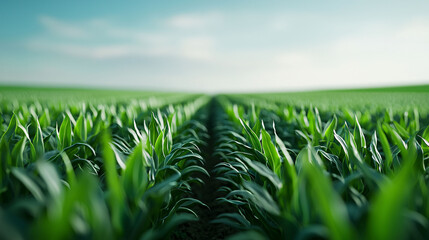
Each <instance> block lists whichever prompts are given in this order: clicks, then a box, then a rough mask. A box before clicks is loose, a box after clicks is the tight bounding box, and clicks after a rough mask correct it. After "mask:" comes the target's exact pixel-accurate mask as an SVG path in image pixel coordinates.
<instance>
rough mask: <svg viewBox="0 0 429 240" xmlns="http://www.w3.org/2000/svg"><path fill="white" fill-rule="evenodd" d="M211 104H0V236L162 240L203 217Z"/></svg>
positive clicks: (202, 101) (190, 101)
mask: <svg viewBox="0 0 429 240" xmlns="http://www.w3.org/2000/svg"><path fill="white" fill-rule="evenodd" d="M207 101H208V98H207V97H204V96H202V97H197V96H194V97H192V98H187V99H183V101H178V102H177V100H175V101H173V104H169V103H168V102H166V101H161V102H163V104H162V105H161V104H159V101H155V102H156V103H155V104H154V101H153V100H149V101H147V102H144V101H134V102H131V103H130V104H119V103H112V104H96V105H92V104H89V105H86V104H85V103H67V104H64V105H55V104H54V103H52V105H50V106H46V105H42V104H39V103H37V102H36V103H29V104H25V103H19V104H17V103H16V102H13V101H10V102H2V104H3V106H2V107H3V108H2V115H1V116H2V124H1V125H2V127H1V128H0V135H1V139H0V153H1V155H0V162H1V165H0V203H1V208H0V223H1V230H0V238H2V239H26V238H36V239H69V238H73V239H74V238H93V239H117V238H126V239H136V238H142V239H162V238H165V237H167V236H168V235H170V234H171V233H172V231H173V229H174V228H175V227H176V226H178V225H179V224H180V223H182V222H184V221H194V220H196V219H197V216H196V214H195V213H194V212H193V211H192V210H191V209H190V208H189V207H191V206H192V205H194V204H200V205H204V204H203V203H202V202H200V201H198V200H197V199H194V198H190V197H188V196H189V194H188V192H190V191H192V189H191V184H192V183H194V182H196V183H200V184H201V182H202V180H201V179H199V178H195V177H193V176H192V175H194V173H197V172H198V173H202V174H208V173H207V172H206V171H205V170H204V168H202V167H201V165H202V164H203V159H202V157H201V156H200V150H199V148H200V146H202V145H204V144H205V141H206V138H207V136H206V132H207V129H206V128H205V127H204V126H203V125H202V124H201V123H200V121H201V114H199V113H198V112H199V111H200V109H201V108H202V107H204V106H205V105H206V103H207ZM151 102H152V103H151Z"/></svg>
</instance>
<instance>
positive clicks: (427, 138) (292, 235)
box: [0, 86, 429, 240]
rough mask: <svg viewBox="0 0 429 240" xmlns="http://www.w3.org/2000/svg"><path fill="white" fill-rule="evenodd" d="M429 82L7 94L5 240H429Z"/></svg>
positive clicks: (2, 175) (1, 152)
mask: <svg viewBox="0 0 429 240" xmlns="http://www.w3.org/2000/svg"><path fill="white" fill-rule="evenodd" d="M428 114H429V86H417V87H403V88H384V89H362V90H347V91H346V90H344V91H340V90H336V91H319V92H294V93H272V94H269V93H264V94H230V95H214V96H209V95H204V94H185V93H161V92H159V93H156V92H139V91H113V90H109V91H107V90H82V89H53V88H52V89H50V88H44V89H42V88H39V89H32V88H23V87H20V88H18V87H0V163H1V164H0V239H103V240H107V239H235V240H238V239H243V240H244V239H338V240H341V239H429V127H428V124H429V115H428Z"/></svg>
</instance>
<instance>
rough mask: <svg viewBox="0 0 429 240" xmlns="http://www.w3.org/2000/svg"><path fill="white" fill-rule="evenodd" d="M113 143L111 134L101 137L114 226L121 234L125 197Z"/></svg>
mask: <svg viewBox="0 0 429 240" xmlns="http://www.w3.org/2000/svg"><path fill="white" fill-rule="evenodd" d="M111 142H112V140H111V137H110V134H109V133H108V132H107V131H104V132H103V133H102V135H101V145H102V150H103V151H102V157H103V161H104V167H105V172H106V180H107V188H108V190H109V195H108V202H109V206H110V210H111V212H112V224H113V226H114V229H115V231H116V232H118V233H121V232H122V231H123V228H122V214H123V211H124V200H125V195H124V192H123V188H122V187H121V184H120V181H119V177H118V173H117V170H116V159H115V154H114V152H113V149H112V147H111V145H110V143H111Z"/></svg>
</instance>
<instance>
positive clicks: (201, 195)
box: [171, 98, 237, 240]
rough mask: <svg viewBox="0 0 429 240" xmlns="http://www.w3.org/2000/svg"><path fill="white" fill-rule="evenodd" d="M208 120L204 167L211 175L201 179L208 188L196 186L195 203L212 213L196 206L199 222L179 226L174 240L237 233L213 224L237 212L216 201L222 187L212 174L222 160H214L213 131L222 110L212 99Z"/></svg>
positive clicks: (223, 226) (194, 189)
mask: <svg viewBox="0 0 429 240" xmlns="http://www.w3.org/2000/svg"><path fill="white" fill-rule="evenodd" d="M207 107H208V118H207V122H206V127H207V130H208V134H209V139H208V142H207V147H206V148H205V149H201V151H202V156H203V157H204V159H205V165H204V166H203V167H204V168H205V169H206V170H207V172H209V173H210V177H208V176H206V175H199V176H198V177H200V178H201V179H202V180H203V181H204V183H205V184H203V185H197V184H195V185H193V186H192V189H193V194H194V195H193V196H192V197H195V198H196V199H198V200H200V201H202V202H203V203H205V204H207V205H208V206H209V208H210V209H208V208H206V207H203V206H199V205H198V206H195V207H194V208H193V210H194V211H195V212H196V213H197V214H198V216H199V220H198V221H196V222H188V223H184V224H182V225H180V226H179V227H178V228H177V230H176V232H175V233H174V234H173V235H172V237H171V239H207V240H214V239H225V238H226V237H228V236H230V235H232V234H234V233H236V232H237V230H235V229H233V228H231V227H229V226H227V225H224V224H214V223H211V221H212V220H214V219H215V218H216V217H217V216H218V215H219V214H221V213H228V212H234V208H233V207H231V206H229V205H225V204H219V203H218V202H217V201H216V198H218V197H221V195H220V194H219V193H218V192H217V189H219V188H220V187H221V186H222V183H221V182H220V181H218V180H217V179H216V177H217V176H216V175H215V173H214V172H213V170H214V168H215V166H216V164H218V163H219V162H220V161H221V160H220V159H219V158H217V157H215V156H213V153H214V150H215V142H216V139H215V136H214V132H213V131H214V127H215V126H216V112H217V108H219V107H220V106H219V105H218V103H217V102H216V100H215V99H213V98H212V100H211V101H210V103H209V104H208V106H207Z"/></svg>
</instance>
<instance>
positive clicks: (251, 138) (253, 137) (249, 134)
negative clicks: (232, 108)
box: [240, 118, 262, 152]
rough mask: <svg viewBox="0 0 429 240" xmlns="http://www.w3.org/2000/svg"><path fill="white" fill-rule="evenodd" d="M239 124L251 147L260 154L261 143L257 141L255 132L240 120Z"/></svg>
mask: <svg viewBox="0 0 429 240" xmlns="http://www.w3.org/2000/svg"><path fill="white" fill-rule="evenodd" d="M240 123H241V125H242V126H243V128H244V130H245V132H246V134H247V137H248V139H249V141H250V143H251V145H252V147H254V148H255V149H256V150H258V151H259V152H262V146H261V142H260V141H259V138H258V137H257V136H256V134H255V132H254V131H253V130H252V129H251V128H250V127H249V125H247V123H246V122H244V121H243V120H242V119H241V118H240Z"/></svg>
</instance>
